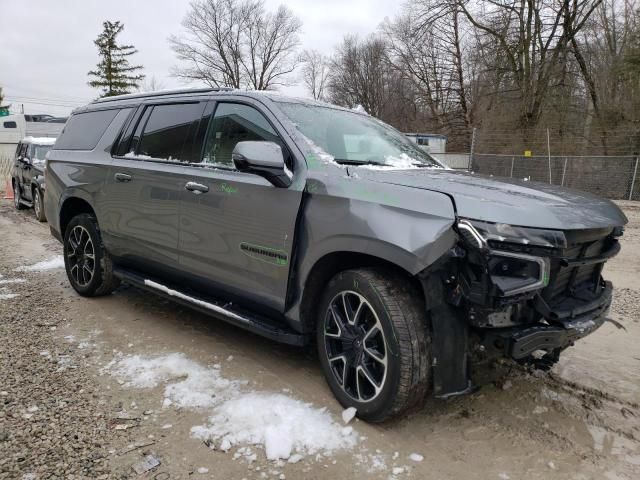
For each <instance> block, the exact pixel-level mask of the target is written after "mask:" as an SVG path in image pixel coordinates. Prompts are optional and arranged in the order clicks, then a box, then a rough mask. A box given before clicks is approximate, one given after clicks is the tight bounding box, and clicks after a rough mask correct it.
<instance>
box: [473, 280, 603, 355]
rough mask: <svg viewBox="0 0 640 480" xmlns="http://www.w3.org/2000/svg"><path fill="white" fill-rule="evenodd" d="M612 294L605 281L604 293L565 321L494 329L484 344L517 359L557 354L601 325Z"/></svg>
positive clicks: (485, 336)
mask: <svg viewBox="0 0 640 480" xmlns="http://www.w3.org/2000/svg"><path fill="white" fill-rule="evenodd" d="M612 295H613V286H612V284H611V282H605V286H604V289H603V292H602V293H601V294H600V296H599V297H598V298H597V299H595V300H593V301H592V302H589V303H588V304H585V305H583V306H582V307H581V308H580V309H579V310H576V311H575V312H573V314H569V315H567V316H566V317H564V318H563V319H562V320H555V321H554V323H544V324H543V323H537V324H534V325H531V326H527V327H518V328H510V329H505V330H502V331H491V332H489V333H488V334H486V335H484V342H483V346H484V347H485V348H497V349H498V350H499V351H500V352H501V353H502V354H503V355H504V356H506V357H510V358H512V359H514V360H517V361H521V360H524V359H527V358H529V357H531V356H532V355H533V354H534V353H535V352H537V351H546V352H552V353H556V354H557V353H559V352H560V351H562V350H564V349H565V348H567V347H570V346H572V345H573V344H574V343H575V341H576V340H579V339H581V338H583V337H586V336H587V335H589V334H591V333H593V332H594V331H596V330H597V329H598V328H600V327H601V326H602V324H603V323H604V322H605V321H606V315H607V312H608V310H609V307H610V306H611V300H612Z"/></svg>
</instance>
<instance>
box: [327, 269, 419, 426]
mask: <svg viewBox="0 0 640 480" xmlns="http://www.w3.org/2000/svg"><path fill="white" fill-rule="evenodd" d="M316 339H317V346H318V354H319V356H320V361H321V364H322V368H323V371H324V374H325V378H326V379H327V382H328V384H329V387H331V390H332V391H333V393H334V395H335V396H336V398H337V399H338V401H339V402H340V403H341V404H342V405H343V406H344V407H355V408H356V409H357V415H358V417H360V418H361V419H363V420H366V421H369V422H382V421H385V420H388V419H390V418H393V417H396V416H399V415H401V414H403V413H405V412H406V411H407V410H409V409H410V408H412V407H414V406H417V405H422V403H423V402H424V399H425V397H426V394H427V391H428V387H429V380H430V374H431V348H430V346H431V334H430V326H429V323H428V317H427V313H426V309H425V305H424V300H423V296H422V294H421V292H420V290H419V289H418V288H416V287H415V286H414V285H413V284H411V282H409V281H408V280H407V278H406V277H404V276H402V275H400V274H398V273H396V272H393V271H388V270H383V269H375V268H363V269H357V270H347V271H344V272H341V273H339V274H337V275H336V276H335V277H334V278H333V279H332V280H331V281H330V282H329V284H328V285H327V287H326V290H325V292H324V295H323V298H322V301H321V303H320V310H319V312H318V318H317V329H316Z"/></svg>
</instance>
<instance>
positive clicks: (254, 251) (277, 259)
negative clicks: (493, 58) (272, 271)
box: [240, 242, 289, 267]
mask: <svg viewBox="0 0 640 480" xmlns="http://www.w3.org/2000/svg"><path fill="white" fill-rule="evenodd" d="M240 250H241V251H242V253H244V254H245V255H247V256H249V257H251V258H254V259H256V260H260V261H261V262H266V263H271V264H273V265H277V266H279V267H284V266H286V265H287V264H288V263H289V256H288V255H287V252H285V251H284V250H279V249H277V248H270V247H262V246H260V245H253V244H251V243H246V242H242V243H241V244H240Z"/></svg>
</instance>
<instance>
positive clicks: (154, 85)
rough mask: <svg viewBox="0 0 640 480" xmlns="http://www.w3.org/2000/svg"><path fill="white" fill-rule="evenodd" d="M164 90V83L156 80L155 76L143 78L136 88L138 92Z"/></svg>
mask: <svg viewBox="0 0 640 480" xmlns="http://www.w3.org/2000/svg"><path fill="white" fill-rule="evenodd" d="M164 88H166V87H165V85H164V83H163V82H162V81H160V80H158V79H157V78H156V76H155V75H152V76H151V77H147V78H145V79H144V80H143V81H142V83H141V84H140V86H139V87H138V91H139V92H157V91H158V90H162V89H164Z"/></svg>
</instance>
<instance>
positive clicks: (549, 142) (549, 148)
mask: <svg viewBox="0 0 640 480" xmlns="http://www.w3.org/2000/svg"><path fill="white" fill-rule="evenodd" d="M547 154H548V156H549V183H551V140H550V139H549V129H548V128H547Z"/></svg>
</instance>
